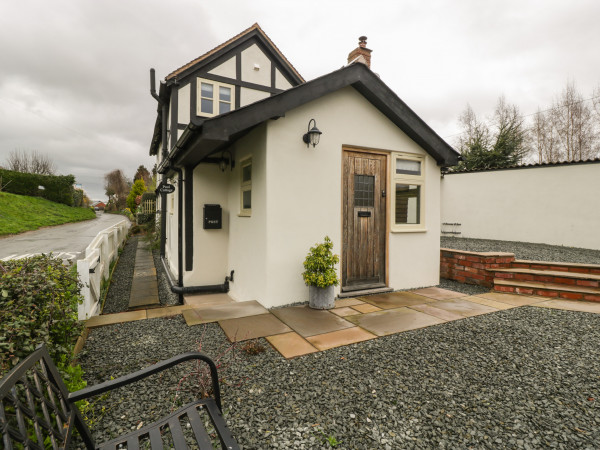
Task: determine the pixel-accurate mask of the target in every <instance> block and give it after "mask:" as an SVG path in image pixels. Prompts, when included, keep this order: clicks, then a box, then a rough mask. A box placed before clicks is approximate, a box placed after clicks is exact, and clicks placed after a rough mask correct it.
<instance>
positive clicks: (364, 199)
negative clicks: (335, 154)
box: [354, 175, 375, 207]
mask: <svg viewBox="0 0 600 450" xmlns="http://www.w3.org/2000/svg"><path fill="white" fill-rule="evenodd" d="M374 188H375V177H374V176H372V175H354V206H359V207H360V206H364V207H373V206H375V193H374Z"/></svg>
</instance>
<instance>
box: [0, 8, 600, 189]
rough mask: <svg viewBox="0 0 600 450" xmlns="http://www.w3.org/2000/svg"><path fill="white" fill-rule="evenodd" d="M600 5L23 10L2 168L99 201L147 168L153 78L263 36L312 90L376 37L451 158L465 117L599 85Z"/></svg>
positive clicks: (9, 36) (4, 44) (11, 59)
mask: <svg viewBox="0 0 600 450" xmlns="http://www.w3.org/2000/svg"><path fill="white" fill-rule="evenodd" d="M599 19H600V1H598V0H581V1H578V0H544V1H542V0H540V1H531V0H518V1H515V0H502V1H495V0H494V1H490V0H486V1H482V0H453V1H450V0H445V1H444V0H438V1H429V0H411V1H405V0H390V1H381V0H371V1H364V0H363V1H356V0H320V1H313V0H305V1H302V2H299V1H288V0H252V1H246V0H237V1H234V0H213V1H210V2H208V1H203V0H161V1H158V0H102V1H98V0H19V1H2V3H1V4H0V55H1V60H0V165H2V164H3V163H4V162H5V161H6V158H7V156H8V154H9V153H10V152H11V151H13V150H15V149H18V150H26V151H27V150H35V151H38V152H40V153H42V154H48V155H49V156H50V157H51V159H53V160H54V162H55V163H56V166H57V169H58V172H59V173H60V174H68V173H72V174H74V175H75V176H76V178H77V182H78V183H81V184H82V185H83V187H84V189H85V190H86V192H87V193H88V195H89V196H90V198H91V199H92V200H101V199H105V198H106V196H105V195H104V188H103V184H104V174H105V173H107V172H109V171H111V170H112V169H116V168H118V169H122V170H123V172H124V173H125V174H126V176H128V177H133V175H134V173H135V170H136V169H137V167H138V166H139V165H140V164H144V165H145V166H146V167H147V168H149V169H150V168H151V167H152V165H153V163H154V161H153V159H151V158H150V157H149V156H148V149H149V144H150V139H151V136H152V131H153V127H154V121H155V118H156V101H155V100H154V99H153V98H152V97H151V96H150V93H149V87H150V85H149V69H150V68H151V67H154V68H155V69H156V71H157V78H158V79H164V77H165V76H166V75H167V74H168V73H169V72H171V71H172V70H174V69H176V68H178V67H180V66H181V65H183V64H185V63H187V62H189V61H190V60H192V59H194V58H196V57H197V56H199V55H201V54H203V53H204V52H206V51H207V50H210V49H212V48H213V47H215V46H217V45H218V44H220V43H222V42H224V41H226V40H227V39H229V38H231V37H232V36H234V35H236V34H237V33H239V32H240V31H242V30H244V29H246V28H248V27H249V26H251V25H252V24H253V23H254V22H258V23H259V24H260V26H261V27H262V28H263V30H264V31H265V32H266V33H267V34H268V35H269V37H270V38H271V39H272V40H273V41H274V42H275V44H276V45H277V46H278V47H279V49H280V50H281V51H282V52H283V53H284V54H285V55H286V57H287V58H288V59H289V60H290V61H291V63H292V64H293V65H294V66H295V67H296V69H297V70H298V71H299V72H300V73H301V74H302V75H303V76H304V78H305V79H307V80H310V79H313V78H315V77H317V76H320V75H323V74H325V73H328V72H331V71H333V70H335V69H338V68H340V67H341V66H342V65H344V64H345V63H346V58H347V55H348V53H349V52H350V51H351V50H353V49H354V48H355V47H356V46H357V44H358V39H357V38H358V36H360V35H366V36H367V37H368V41H367V42H368V45H367V46H368V47H369V48H370V49H372V50H373V54H372V65H371V69H372V70H373V71H374V72H376V73H378V74H379V75H380V76H381V78H382V80H383V81H384V82H385V83H387V84H388V85H389V86H390V87H391V88H392V89H393V90H394V91H395V92H396V93H397V94H398V95H399V96H400V98H402V99H403V100H404V101H405V102H406V103H407V104H408V105H409V106H410V107H411V108H412V109H413V110H414V111H415V112H417V114H419V115H420V116H421V117H422V118H423V119H424V120H425V121H426V122H427V123H428V124H429V125H430V126H431V127H432V128H433V129H434V130H435V131H437V132H438V134H440V135H441V136H442V137H444V138H446V139H447V140H448V141H449V142H450V143H451V144H452V143H453V142H454V139H455V137H454V135H456V133H458V132H459V128H458V124H457V118H458V116H459V114H460V113H461V112H462V111H463V110H464V108H465V106H466V104H467V103H469V104H470V105H471V106H472V107H473V109H474V110H475V112H476V113H477V114H478V115H480V116H482V117H485V116H489V115H491V113H492V112H493V109H494V106H495V103H496V101H497V99H498V96H500V95H502V94H504V95H505V96H506V99H507V101H508V102H510V103H514V104H516V105H517V106H519V108H520V109H521V112H522V113H523V114H530V113H534V112H535V111H536V110H537V108H538V106H539V107H542V108H543V107H547V106H548V105H549V104H550V103H551V102H552V100H553V98H554V97H556V95H558V94H559V93H560V91H561V90H562V89H563V87H564V86H565V84H566V82H567V81H569V80H574V81H575V82H576V84H577V87H578V88H579V90H580V91H581V93H582V94H583V95H584V97H585V98H589V97H591V96H592V91H593V89H594V87H597V86H598V85H599V83H600V53H599V52H598V45H599V44H600V26H599V22H598V21H599Z"/></svg>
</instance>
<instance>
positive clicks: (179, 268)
mask: <svg viewBox="0 0 600 450" xmlns="http://www.w3.org/2000/svg"><path fill="white" fill-rule="evenodd" d="M174 170H175V171H176V172H177V174H178V175H179V177H178V178H179V181H178V186H177V284H178V285H179V286H181V287H183V183H184V182H185V180H184V179H183V170H182V169H180V168H179V169H178V168H176V169H174ZM177 294H178V295H179V304H180V305H183V292H178V293H177Z"/></svg>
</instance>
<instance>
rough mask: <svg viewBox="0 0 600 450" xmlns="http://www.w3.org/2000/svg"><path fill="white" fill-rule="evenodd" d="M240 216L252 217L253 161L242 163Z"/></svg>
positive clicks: (247, 160)
mask: <svg viewBox="0 0 600 450" xmlns="http://www.w3.org/2000/svg"><path fill="white" fill-rule="evenodd" d="M240 169H241V170H240V172H241V176H240V216H251V215H252V159H251V158H248V159H245V160H243V161H242V162H241V163H240Z"/></svg>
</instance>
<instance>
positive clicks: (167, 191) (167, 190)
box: [158, 184, 175, 194]
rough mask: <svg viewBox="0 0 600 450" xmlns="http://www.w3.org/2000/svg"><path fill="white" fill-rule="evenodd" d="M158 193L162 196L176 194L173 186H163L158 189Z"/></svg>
mask: <svg viewBox="0 0 600 450" xmlns="http://www.w3.org/2000/svg"><path fill="white" fill-rule="evenodd" d="M158 192H159V193H160V194H172V193H173V192H175V186H173V185H172V184H163V185H162V186H160V187H159V188H158Z"/></svg>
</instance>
